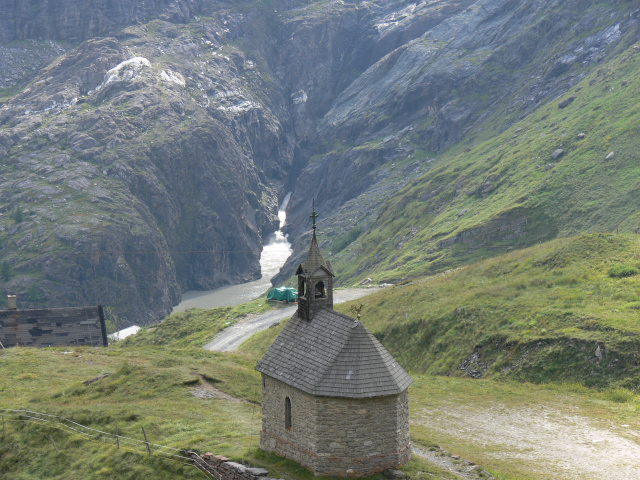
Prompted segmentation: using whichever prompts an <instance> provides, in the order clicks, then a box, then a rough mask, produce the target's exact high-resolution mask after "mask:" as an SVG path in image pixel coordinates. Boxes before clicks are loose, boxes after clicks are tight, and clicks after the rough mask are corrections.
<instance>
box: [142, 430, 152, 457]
mask: <svg viewBox="0 0 640 480" xmlns="http://www.w3.org/2000/svg"><path fill="white" fill-rule="evenodd" d="M142 433H144V443H146V444H147V451H148V452H149V455H151V447H150V446H149V440H147V432H145V431H144V427H142Z"/></svg>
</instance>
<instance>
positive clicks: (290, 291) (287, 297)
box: [267, 287, 298, 303]
mask: <svg viewBox="0 0 640 480" xmlns="http://www.w3.org/2000/svg"><path fill="white" fill-rule="evenodd" d="M267 300H279V301H281V302H287V303H289V302H295V301H296V300H298V291H297V290H296V289H295V288H287V287H280V288H274V289H273V290H271V291H270V292H269V295H267Z"/></svg>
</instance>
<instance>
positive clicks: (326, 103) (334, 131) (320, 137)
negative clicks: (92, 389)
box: [0, 0, 640, 323]
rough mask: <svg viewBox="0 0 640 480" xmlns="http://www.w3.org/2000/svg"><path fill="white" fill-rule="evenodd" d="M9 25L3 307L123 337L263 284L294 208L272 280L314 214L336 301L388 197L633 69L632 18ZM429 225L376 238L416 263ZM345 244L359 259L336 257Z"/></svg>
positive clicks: (515, 224)
mask: <svg viewBox="0 0 640 480" xmlns="http://www.w3.org/2000/svg"><path fill="white" fill-rule="evenodd" d="M2 9H3V11H2V12H1V13H2V15H1V16H0V18H2V20H1V21H0V66H1V70H2V71H1V72H0V159H1V160H0V213H2V216H1V217H0V230H1V232H0V240H1V242H2V247H3V248H2V250H0V257H1V261H2V262H3V263H6V265H7V267H6V269H5V270H6V275H3V278H2V283H1V289H2V292H3V294H4V293H17V294H18V295H20V296H21V298H24V299H25V304H26V305H30V306H36V305H42V304H46V305H48V306H59V305H80V304H85V303H101V304H104V305H107V306H109V307H110V308H111V310H112V312H113V314H114V315H117V316H119V317H121V318H123V320H124V322H125V323H130V322H133V321H135V322H136V323H149V322H152V321H156V320H158V319H161V318H162V317H163V316H164V315H166V314H167V313H168V312H170V310H171V307H172V306H173V305H176V304H177V303H178V301H179V299H180V295H181V293H182V292H183V291H185V290H188V289H208V288H215V287H218V286H221V285H224V284H229V283H237V282H241V281H247V280H252V279H255V278H256V277H257V276H258V275H259V263H258V258H259V254H260V250H261V246H262V244H263V241H264V239H266V237H267V236H268V235H269V234H270V233H271V232H273V231H275V230H276V229H277V225H278V219H277V208H278V204H279V200H281V199H282V197H283V196H284V193H285V192H286V191H288V190H291V189H292V190H293V194H292V197H291V202H290V204H289V208H288V212H289V222H288V224H289V235H290V239H291V240H292V243H293V244H294V247H297V248H296V250H295V253H294V256H293V257H292V259H291V260H290V262H289V263H288V264H287V265H286V266H285V268H284V269H283V272H282V274H281V275H280V277H278V280H280V281H282V280H283V279H286V278H287V277H288V276H289V275H290V274H291V273H292V266H293V265H294V264H295V263H296V261H298V260H299V259H300V255H301V253H302V251H303V250H304V245H307V242H305V241H299V242H296V240H302V239H304V237H305V236H306V235H308V234H309V232H308V230H309V224H308V222H307V219H306V217H307V215H308V212H309V210H310V202H311V194H312V193H313V192H315V194H316V199H317V204H318V208H319V211H320V215H321V217H320V228H321V230H322V232H321V233H322V235H321V239H322V240H323V248H329V251H331V249H333V251H334V253H338V250H341V251H342V253H341V255H342V257H340V258H341V259H342V261H344V263H345V265H347V266H346V267H345V268H344V269H343V271H344V272H345V276H344V277H343V278H344V279H345V280H347V279H356V278H358V276H362V275H365V274H367V271H368V269H370V268H371V266H372V265H373V264H374V263H375V260H373V259H372V258H368V259H367V260H366V261H365V263H364V264H361V265H354V266H353V267H352V266H350V265H351V264H350V263H349V262H352V260H353V258H354V255H356V253H357V252H358V251H360V252H363V253H370V252H369V250H370V248H371V244H373V243H375V242H374V241H373V239H375V236H374V235H373V234H374V233H375V232H374V229H375V227H376V222H379V221H380V219H381V218H382V217H380V215H383V213H384V211H385V210H389V209H391V206H397V205H398V203H400V204H402V202H404V205H405V206H406V205H407V204H408V201H407V200H406V199H404V200H403V199H402V198H400V199H399V198H398V197H397V195H399V194H398V192H402V191H403V190H402V189H403V188H406V187H408V186H411V185H413V184H415V182H431V181H433V175H432V173H431V172H433V171H434V169H435V168H436V167H437V166H439V165H443V164H446V163H447V162H448V161H449V160H448V159H447V157H446V155H447V152H450V151H455V149H456V148H462V149H467V148H468V149H471V148H474V146H476V145H479V144H480V143H481V142H482V141H484V140H485V139H487V138H489V137H491V136H493V135H497V134H500V133H502V132H504V131H505V130H507V129H508V128H510V127H512V126H513V125H514V124H516V123H517V122H519V121H522V120H523V119H526V118H528V117H529V116H530V115H532V114H533V113H534V112H536V111H538V110H539V109H540V108H541V107H543V106H544V105H546V104H548V103H549V102H551V101H552V100H553V99H555V98H557V97H558V96H561V95H563V94H565V93H566V92H569V91H571V90H572V89H573V88H575V87H576V85H577V84H578V83H579V82H581V81H583V80H584V79H585V78H587V77H588V75H590V74H594V73H595V72H596V71H597V70H598V69H599V68H601V67H602V64H603V63H604V62H606V61H607V60H608V59H610V58H611V57H612V56H614V55H618V54H620V55H622V54H621V53H620V52H623V51H626V50H627V49H629V48H632V46H633V44H634V42H636V41H637V40H638V22H639V17H640V12H639V11H637V9H634V6H633V2H627V1H622V0H620V1H612V2H605V3H601V2H595V1H589V0H571V1H569V2H559V1H554V0H536V1H534V2H530V1H524V0H522V1H517V0H479V1H472V0H432V1H421V2H408V1H398V0H387V1H383V2H368V1H359V0H353V1H346V0H345V1H324V0H323V1H303V0H289V1H286V2H278V3H274V2H268V1H239V2H232V3H231V2H229V3H227V2H218V1H214V0H171V1H170V0H156V1H153V0H151V1H149V0H133V1H128V2H124V1H110V2H107V1H96V2H90V3H86V2H78V1H77V0H63V1H61V2H46V1H44V0H41V1H36V2H30V3H29V4H28V5H27V4H16V5H13V4H12V6H5V7H2ZM571 108H573V107H572V106H568V107H567V108H566V109H565V110H563V111H569V110H571ZM514 141H515V140H514ZM555 148H556V146H554V148H553V149H552V151H553V150H555ZM494 163H495V162H494ZM492 165H493V164H492ZM456 168H457V167H456ZM489 170H490V167H486V168H483V170H482V171H483V172H488V171H489ZM500 173H501V172H498V174H496V175H495V176H493V177H492V176H491V175H488V174H487V175H486V177H487V178H483V182H482V185H473V188H471V187H472V185H471V184H470V183H469V182H466V183H464V182H463V183H464V184H463V183H461V180H460V179H459V178H457V177H458V176H455V178H454V177H451V178H449V177H447V178H444V177H440V178H439V180H438V182H439V183H438V184H437V185H435V184H434V186H433V188H431V184H429V189H428V191H426V192H423V193H421V194H420V195H422V197H420V198H422V200H421V201H422V202H423V203H425V204H429V205H430V208H431V209H432V210H433V211H436V210H437V209H438V208H440V209H442V208H449V206H450V204H451V203H454V204H455V201H456V199H457V198H458V197H459V196H460V195H466V193H465V192H472V193H471V194H470V195H467V196H468V197H469V198H475V199H482V198H483V196H484V197H486V196H491V195H492V192H495V191H500V189H502V190H505V189H506V188H507V186H508V183H509V182H506V181H505V177H507V175H506V174H505V173H504V172H502V175H500ZM425 188H426V187H425ZM515 203H516V202H515V201H514V202H512V203H510V204H505V205H502V206H501V207H500V208H501V210H500V209H498V210H496V211H495V212H493V213H492V216H491V217H490V218H481V217H476V218H477V219H478V221H477V222H476V223H475V224H473V223H470V224H468V225H466V226H465V227H464V228H462V229H461V230H459V231H454V230H452V229H449V230H447V231H446V235H444V236H442V235H440V233H439V232H435V233H438V235H435V236H434V240H433V242H432V243H434V245H433V246H429V248H434V249H435V250H434V251H433V252H432V254H433V255H434V256H435V255H437V252H438V251H439V250H442V249H445V248H450V247H451V246H452V245H454V244H455V243H463V242H462V239H466V240H465V241H467V242H471V243H472V242H473V239H475V238H482V242H484V243H486V244H491V243H492V242H495V241H500V240H501V239H504V238H511V237H513V236H516V237H518V238H520V237H525V238H528V240H527V241H529V242H531V241H534V240H535V239H537V238H538V237H539V235H538V236H536V235H528V234H531V233H532V232H527V231H526V228H525V227H524V226H523V225H528V223H527V221H528V220H527V218H528V215H529V214H528V213H527V211H528V210H527V209H526V208H525V209H522V210H519V211H518V210H514V208H513V205H515ZM458 204H460V201H459V200H458ZM463 207H464V206H461V207H460V208H458V207H457V205H454V206H452V207H451V208H454V209H457V210H456V213H459V212H461V211H462V210H463V209H464V208H463ZM395 211H396V212H397V215H399V216H403V215H405V212H404V210H403V208H397V209H395ZM519 212H521V213H519ZM406 216H407V218H409V217H410V215H408V214H406ZM463 218H470V215H468V216H467V217H463ZM511 219H513V221H512V220H511ZM430 222H432V221H431V220H430V219H429V218H427V217H425V219H424V222H423V223H424V224H421V225H419V228H416V227H415V225H413V226H412V227H411V228H408V227H407V225H402V227H401V228H397V229H396V230H395V231H393V232H391V233H388V234H387V236H388V237H389V238H393V240H394V241H395V247H394V248H398V247H397V245H400V244H402V245H405V244H407V245H409V244H410V243H411V241H417V240H418V239H419V237H420V233H421V229H422V228H432V223H430ZM414 223H415V222H414ZM418 223H420V222H418ZM412 228H415V231H412ZM474 232H480V233H478V234H476V233H474ZM496 232H497V233H496ZM349 235H350V236H349ZM509 235H511V237H509ZM456 236H457V237H456ZM436 237H437V238H436ZM343 238H349V239H350V240H352V241H353V240H354V239H356V238H357V240H355V242H354V243H353V245H352V246H350V247H349V248H346V245H345V247H343V248H342V249H339V248H338V247H340V246H342V244H340V245H338V244H337V242H338V241H339V240H340V239H343ZM367 238H369V239H371V240H369V241H367ZM449 238H454V239H455V238H458V240H449ZM469 239H470V240H469ZM436 240H437V243H436ZM367 242H368V243H367ZM342 243H343V244H344V243H345V242H342ZM332 247H333V248H332ZM399 248H402V246H401V247H399ZM358 249H359V250H358ZM367 249H369V250H367ZM421 261H422V260H421ZM367 262H369V263H367ZM352 263H353V262H352ZM391 263H393V262H391ZM426 263H428V262H426ZM425 265H426V264H425ZM429 268H430V267H429V266H428V265H426V266H425V267H424V269H423V270H424V271H429ZM434 268H442V263H440V264H437V265H435V266H434Z"/></svg>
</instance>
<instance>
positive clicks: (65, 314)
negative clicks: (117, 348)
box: [0, 306, 107, 347]
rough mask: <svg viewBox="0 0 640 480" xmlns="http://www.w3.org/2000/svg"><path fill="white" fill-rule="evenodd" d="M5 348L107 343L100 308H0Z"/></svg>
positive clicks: (0, 323)
mask: <svg viewBox="0 0 640 480" xmlns="http://www.w3.org/2000/svg"><path fill="white" fill-rule="evenodd" d="M0 342H2V345H4V347H13V346H16V345H21V346H35V347H55V346H74V345H90V346H94V347H101V346H105V347H106V346H107V331H106V328H105V325H104V315H103V312H102V307H101V306H97V307H77V308H49V309H38V310H35V309H34V310H0Z"/></svg>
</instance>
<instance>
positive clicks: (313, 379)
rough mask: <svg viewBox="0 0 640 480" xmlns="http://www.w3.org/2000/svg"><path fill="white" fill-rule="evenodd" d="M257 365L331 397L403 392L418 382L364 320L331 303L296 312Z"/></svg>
mask: <svg viewBox="0 0 640 480" xmlns="http://www.w3.org/2000/svg"><path fill="white" fill-rule="evenodd" d="M256 370H258V371H259V372H261V373H264V374H265V375H269V376H270V377H273V378H275V379H277V380H280V381H281V382H284V383H286V384H288V385H291V386H292V387H295V388H298V389H300V390H302V391H304V392H307V393H309V394H311V395H315V396H325V397H346V398H367V397H378V396H384V395H397V394H399V393H401V392H403V391H405V390H406V389H407V388H408V387H409V385H411V383H413V379H412V378H411V377H410V376H409V375H408V374H407V372H405V371H404V369H403V368H402V367H401V366H400V365H399V364H398V362H396V360H395V359H394V358H393V357H392V356H391V354H390V353H389V352H388V351H387V350H386V349H385V348H384V347H383V346H382V345H381V344H380V342H379V341H378V340H377V339H376V338H375V337H374V336H373V335H372V334H371V333H370V332H369V330H367V328H366V327H365V326H364V325H363V324H362V323H361V322H359V321H358V320H356V319H354V318H352V317H349V316H348V315H344V314H341V313H338V312H336V311H334V310H331V309H327V310H321V311H319V312H318V313H316V315H315V316H314V317H313V320H312V321H306V320H303V319H300V318H298V316H297V314H296V315H294V316H293V317H292V318H291V320H290V321H289V323H288V324H287V326H286V327H285V329H284V330H283V331H282V333H280V335H279V336H278V338H277V339H276V341H275V342H274V343H273V345H272V346H271V348H269V350H268V351H267V353H266V354H265V356H264V357H263V358H262V359H261V360H260V361H259V362H258V365H257V366H256Z"/></svg>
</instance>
